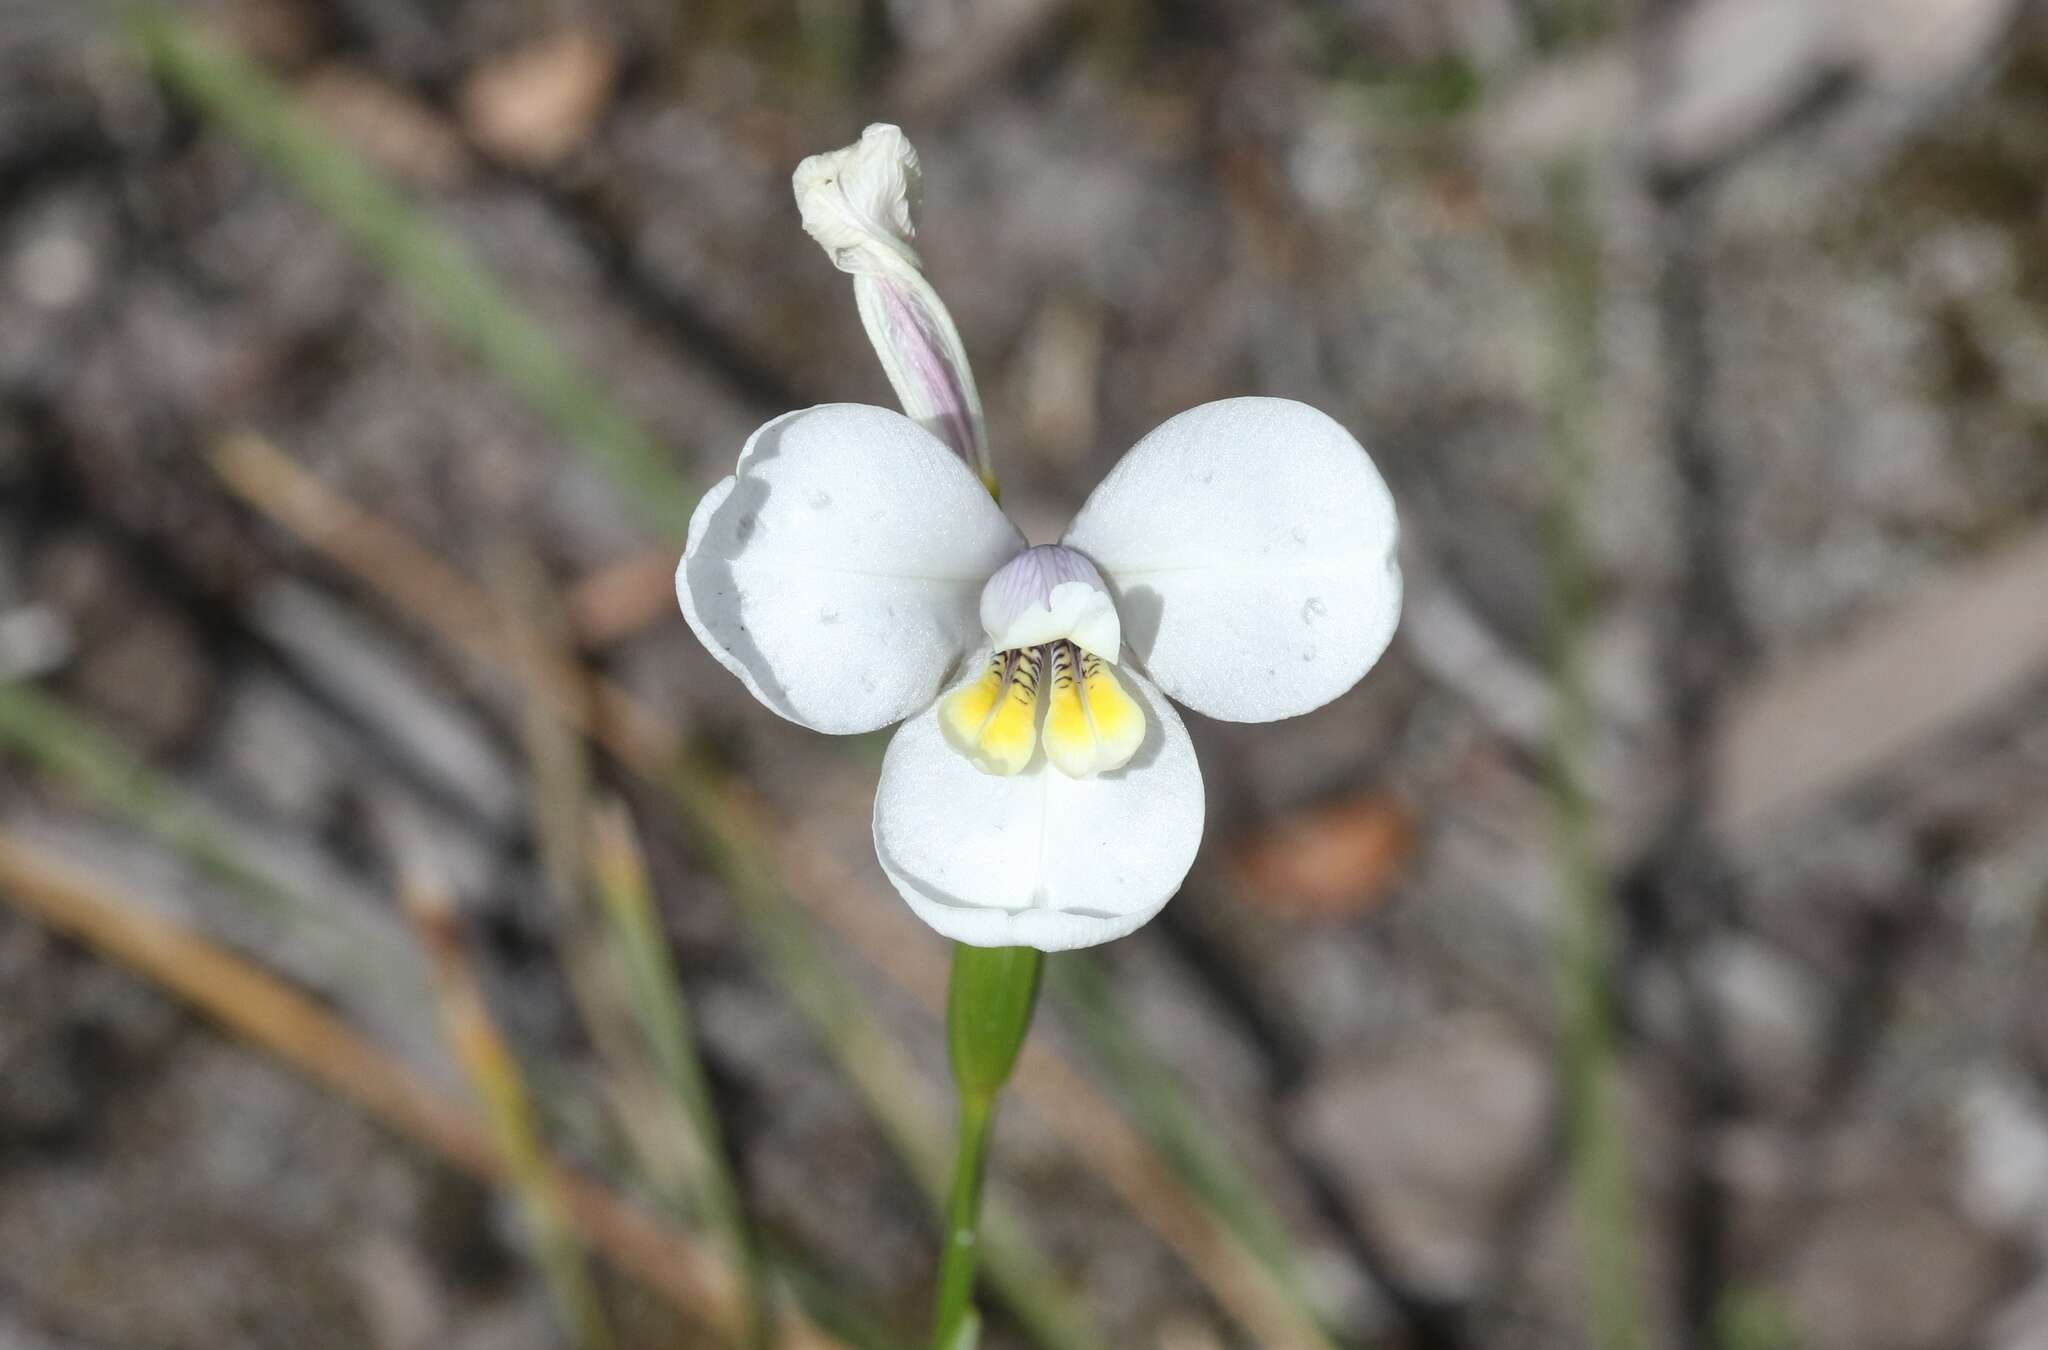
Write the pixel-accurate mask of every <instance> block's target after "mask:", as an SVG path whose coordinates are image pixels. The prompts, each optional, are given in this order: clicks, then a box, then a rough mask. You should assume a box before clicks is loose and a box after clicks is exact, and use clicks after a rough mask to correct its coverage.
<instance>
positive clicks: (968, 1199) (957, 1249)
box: [932, 945, 1045, 1350]
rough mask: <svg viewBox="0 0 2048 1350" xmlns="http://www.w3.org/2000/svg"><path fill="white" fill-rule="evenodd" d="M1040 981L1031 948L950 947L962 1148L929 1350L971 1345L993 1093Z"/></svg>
mask: <svg viewBox="0 0 2048 1350" xmlns="http://www.w3.org/2000/svg"><path fill="white" fill-rule="evenodd" d="M1044 974H1045V953H1043V952H1041V951H1038V950H1037V949H1035V948H1032V947H968V946H958V945H956V946H955V947H954V948H953V976H952V980H951V982H950V984H949V985H948V987H947V989H946V1050H947V1054H948V1057H949V1058H950V1059H951V1060H952V1063H953V1081H954V1083H955V1084H957V1085H958V1087H959V1089H960V1146H959V1150H958V1152H956V1153H955V1154H954V1157H953V1186H952V1191H951V1193H950V1195H949V1196H948V1199H947V1201H946V1238H945V1243H944V1245H943V1247H942V1248H941V1253H940V1257H939V1291H938V1297H937V1299H936V1301H935V1304H934V1311H933V1314H932V1347H933V1350H963V1347H971V1346H972V1345H973V1344H974V1339H975V1335H974V1330H973V1323H974V1266H975V1258H976V1256H977V1255H978V1254H979V1253H980V1250H981V1183H982V1178H983V1177H984V1176H986V1175H987V1173H988V1141H989V1136H990V1134H991V1132H992V1131H993V1129H994V1126H995V1115H996V1094H997V1093H999V1092H1001V1091H1002V1090H1003V1084H1004V1083H1007V1082H1008V1081H1009V1080H1010V1071H1011V1070H1012V1069H1014V1068H1016V1066H1017V1056H1018V1055H1019V1054H1020V1053H1022V1051H1023V1049H1024V1037H1025V1036H1026V1035H1027V1034H1028V1033H1029V1032H1030V1030H1031V1014H1032V1012H1033V1010H1035V1009H1036V1008H1037V1006H1038V986H1039V983H1040V980H1041V979H1042V977H1043V976H1044Z"/></svg>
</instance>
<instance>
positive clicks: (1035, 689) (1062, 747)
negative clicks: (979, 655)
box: [939, 544, 1145, 778]
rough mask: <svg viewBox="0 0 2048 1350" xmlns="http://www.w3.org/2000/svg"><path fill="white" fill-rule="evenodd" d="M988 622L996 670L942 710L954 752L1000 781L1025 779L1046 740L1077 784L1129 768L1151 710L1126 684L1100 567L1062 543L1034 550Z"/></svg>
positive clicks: (990, 599)
mask: <svg viewBox="0 0 2048 1350" xmlns="http://www.w3.org/2000/svg"><path fill="white" fill-rule="evenodd" d="M981 623H982V627H983V628H984V629H986V630H987V632H988V636H989V644H990V646H991V648H992V649H993V650H992V652H991V654H990V656H989V663H988V667H987V668H986V669H985V670H984V671H983V672H982V674H981V678H980V679H978V680H975V681H973V682H972V683H969V684H964V685H962V686H961V687H960V688H958V689H956V690H954V691H953V692H952V693H950V694H948V695H947V696H946V697H945V699H944V700H943V701H942V702H941V703H940V705H939V725H940V728H941V729H942V730H943V731H944V732H945V735H946V739H947V741H948V742H950V743H951V744H952V746H953V748H954V749H956V750H958V751H960V753H962V754H964V755H966V756H967V757H968V758H969V759H971V760H973V761H974V763H975V765H976V766H977V767H979V768H980V769H981V770H982V771H983V772H985V773H993V774H1014V773H1020V772H1022V771H1023V770H1024V769H1025V768H1026V767H1027V766H1028V765H1029V764H1030V763H1031V757H1032V753H1033V752H1034V751H1035V750H1036V749H1037V747H1038V745H1039V742H1040V741H1041V740H1043V742H1044V744H1045V756H1046V758H1047V759H1049V760H1051V761H1052V764H1053V767H1054V768H1056V769H1058V770H1060V771H1061V772H1062V773H1065V774H1067V775H1068V776H1069V777H1073V778H1088V777H1092V776H1093V775H1095V774H1098V773H1107V772H1109V771H1111V770H1113V769H1120V768H1122V767H1123V766H1124V765H1125V764H1127V763H1129V762H1130V758H1131V756H1132V755H1134V754H1136V753H1137V751H1138V746H1139V745H1140V744H1141V743H1142V742H1143V741H1144V739H1145V712H1144V709H1143V708H1141V707H1140V706H1139V705H1138V703H1137V701H1136V700H1135V699H1133V698H1132V697H1131V696H1130V694H1129V693H1128V692H1126V690H1125V689H1124V687H1123V684H1122V682H1121V681H1120V680H1118V679H1117V676H1116V669H1115V667H1116V658H1117V651H1118V648H1119V647H1120V645H1121V643H1122V638H1123V628H1122V624H1121V623H1120V621H1119V620H1118V618H1117V612H1116V604H1115V602H1114V601H1113V600H1111V599H1110V596H1109V590H1108V588H1107V587H1106V586H1104V585H1103V582H1102V574H1101V573H1100V572H1098V571H1096V570H1095V564H1093V563H1091V562H1089V561H1088V559H1087V558H1085V557H1083V556H1082V555H1081V554H1079V553H1076V552H1075V551H1074V550H1073V549H1070V548H1066V547H1064V546H1061V545H1057V544H1049V545H1041V546H1040V547H1038V548H1032V549H1026V550H1025V551H1024V552H1023V553H1020V554H1018V555H1017V556H1016V557H1015V558H1013V559H1011V560H1010V561H1009V562H1008V563H1006V564H1004V566H1003V567H1002V569H1001V570H1000V571H998V572H997V573H996V574H995V575H994V576H993V577H990V578H989V582H988V585H987V586H986V587H984V588H983V589H982V592H981ZM1041 712H1042V713H1043V718H1042V727H1041V716H1040V714H1041Z"/></svg>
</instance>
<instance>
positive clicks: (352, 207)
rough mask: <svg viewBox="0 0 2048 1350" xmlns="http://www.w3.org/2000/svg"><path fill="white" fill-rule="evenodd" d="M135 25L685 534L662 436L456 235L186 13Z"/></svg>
mask: <svg viewBox="0 0 2048 1350" xmlns="http://www.w3.org/2000/svg"><path fill="white" fill-rule="evenodd" d="M126 27H127V30H128V32H129V34H130V35H131V36H132V38H133V39H134V41H135V43H136V45H137V46H138V47H139V48H140V49H141V51H142V53H143V55H144V56H145V57H146V58H147V59H148V61H149V63H150V66H151V68H152V69H153V70H154V71H155V72H156V74H157V76H158V78H160V79H161V80H162V81H163V82H164V83H165V84H166V85H167V86H168V87H170V88H171V89H173V90H175V91H176V92H177V93H178V94H180V95H181V96H183V97H184V98H186V99H189V100H190V101H191V102H192V103H193V104H194V105H195V106H197V107H198V108H200V109H201V110H203V111H204V112H205V113H206V114H207V115H208V116H209V117H211V118H213V119H214V120H215V121H217V122H218V123H219V124H220V125H221V126H223V127H225V128H226V129H227V130H228V131H230V132H231V133H233V135H234V136H235V138H236V139H237V140H239V141H240V142H241V143H242V144H243V146H244V147H246V148H247V149H248V150H249V151H250V153H252V154H254V155H256V156H257V157H258V158H260V159H262V160H263V161H265V162H266V163H268V164H269V165H270V166H271V167H272V168H274V169H276V170H277V171H278V172H279V173H280V174H282V175H283V176H284V177H285V178H286V179H287V180H289V181H290V182H291V183H292V185H293V186H295V187H296V188H297V189H298V190H299V192H300V193H302V194H303V195H304V196H305V198H306V199H307V200H308V201H310V202H311V203H312V204H313V205H314V206H316V207H317V208H319V210H320V211H321V212H322V213H323V214H325V215H326V216H327V217H328V218H329V219H330V220H332V221H333V222H334V223H335V224H336V225H338V226H339V227H340V228H341V229H342V230H344V231H345V232H346V233H347V234H348V236H349V237H350V238H351V239H353V240H354V241H355V243H356V245H357V246H358V247H359V248H361V249H362V250H363V251H364V252H365V253H366V254H368V255H369V256H370V258H371V259H373V260H374V261H375V262H376V263H377V265H378V266H379V267H381V268H382V269H383V270H384V271H385V272H386V273H387V274H388V275H389V276H390V277H391V278H392V279H393V280H394V281H396V282H397V283H398V284H399V285H400V286H402V287H404V288H405V290H406V292H407V293H408V294H410V295H411V296H412V298H413V299H414V300H415V301H416V302H418V303H419V304H420V306H421V307H422V308H424V309H425V310H426V311H427V312H428V313H430V314H432V315H433V316H434V317H435V318H437V319H439V320H440V321H441V322H442V323H444V324H445V325H447V327H448V328H449V329H450V330H451V331H452V332H454V333H455V334H456V335H457V336H459V337H460V338H461V339H462V340H463V341H464V342H465V343H467V344H468V345H469V347H470V348H471V349H472V350H473V351H474V352H475V353H476V355H477V356H478V357H479V358H480V359H481V360H482V361H483V363H484V364H485V365H486V366H488V367H490V369H491V370H492V371H494V372H495V373H496V374H497V375H498V376H499V378H501V379H502V380H504V381H505V382H506V383H507V384H508V385H510V386H511V387H512V388H513V389H514V390H516V391H517V392H518V393H519V394H520V395H521V396H523V397H524V398H525V399H526V400H527V401H528V402H529V403H531V404H532V405H533V406H534V408H535V409H537V410H538V411H539V412H541V413H542V414H543V415H544V416H545V417H546V418H547V419H548V420H549V422H550V423H552V424H553V426H554V427H555V429H556V430H557V431H558V432H560V433H561V434H562V435H563V436H565V437H566V438H568V439H569V440H570V441H571V442H572V443H574V444H575V446H576V447H577V448H578V449H579V450H581V451H582V452H583V453H584V454H585V455H587V456H588V457H589V458H590V459H591V460H592V461H593V462H594V463H595V464H596V465H597V467H598V468H599V469H601V470H602V471H603V472H604V473H605V474H606V475H607V476H608V477H610V478H611V480H612V481H613V483H614V485H615V486H616V487H617V488H618V490H619V492H620V493H621V494H622V495H623V496H624V498H625V500H627V501H628V502H631V503H632V504H633V505H634V506H636V507H637V508H639V509H640V510H641V511H643V512H644V513H645V514H646V516H647V517H648V519H649V520H650V521H651V523H653V524H655V525H657V526H659V527H660V528H662V529H663V530H665V531H667V532H668V533H670V534H672V535H674V536H675V537H677V538H681V537H682V535H683V533H684V531H685V530H686V529H687V528H688V526H689V521H690V510H691V507H692V506H693V505H694V504H695V494H694V493H693V492H692V491H690V490H689V488H688V487H687V486H686V485H685V484H684V482H683V480H682V478H681V477H680V476H679V475H678V474H677V473H676V472H675V470H674V469H673V468H672V467H671V465H670V464H669V463H668V461H667V460H666V459H665V457H664V455H663V453H662V451H661V449H660V447H659V446H657V445H656V444H655V442H654V439H653V437H652V436H650V435H649V434H648V432H647V430H646V429H645V428H644V427H643V426H641V425H640V423H639V422H638V421H637V420H635V419H634V418H633V417H632V416H631V415H629V414H628V413H626V412H625V411H624V410H623V409H621V408H620V407H619V406H618V404H617V403H616V402H614V401H613V400H612V398H611V397H610V396H609V395H608V394H606V393H605V391H604V389H603V388H602V386H600V385H599V384H598V383H597V382H596V381H595V380H594V379H592V378H591V376H590V375H589V373H588V372H586V371H585V370H583V369H582V368H581V367H580V366H578V364H577V363H576V362H575V360H574V359H573V358H571V357H570V356H569V355H568V354H567V353H566V352H565V351H564V350H563V349H562V348H561V346H560V345H559V344H558V343H556V342H555V340H554V339H553V337H552V336H550V335H549V333H548V330H547V328H546V327H545V326H544V325H543V324H542V323H541V322H540V320H539V319H537V318H536V317H535V316H534V315H533V314H532V313H531V312H530V311H529V310H528V309H527V308H526V307H525V306H523V305H521V304H520V303H519V302H518V301H517V300H516V299H514V298H513V297H512V296H511V295H510V294H509V293H508V292H507V291H506V289H505V288H504V287H503V286H502V285H501V284H500V283H499V282H498V280H497V278H495V277H494V276H492V274H491V272H490V271H489V269H488V268H486V267H485V266H484V265H483V263H482V262H481V261H479V260H478V258H477V257H476V255H475V254H474V253H472V252H471V251H470V250H469V249H468V248H467V247H466V246H465V245H464V244H463V243H462V242H461V241H460V240H459V239H457V238H456V237H455V236H454V235H453V234H451V233H450V232H449V231H447V230H446V229H444V228H442V227H441V226H440V225H438V224H436V223H435V222H434V221H433V220H432V219H431V218H430V217H428V216H427V215H426V214H425V213H424V212H422V211H420V210H418V209H417V208H415V207H414V206H413V205H412V204H410V203H409V202H407V201H406V199H405V198H404V197H403V196H401V195H400V194H399V193H398V191H397V190H396V189H395V188H393V187H392V186H391V185H390V184H389V183H387V182H385V181H384V180H383V179H382V178H381V177H379V176H378V175H377V174H376V173H375V172H373V171H372V170H371V169H370V168H369V167H368V166H367V165H365V164H364V163H363V162H362V161H361V160H360V159H359V158H357V157H356V156H355V155H354V154H352V153H351V152H350V151H349V149H348V148H347V147H346V146H344V145H342V144H341V143H340V142H338V141H337V140H335V139H334V137H332V136H330V135H329V134H328V133H327V132H326V131H325V130H323V129H322V128H321V127H320V126H319V125H318V124H316V123H315V122H314V121H313V120H312V119H311V118H309V117H308V116H307V115H306V114H305V113H304V112H303V111H302V110H301V109H300V108H299V106H298V105H297V103H296V102H295V101H294V100H293V98H292V96H291V94H290V92H289V91H288V90H287V89H286V88H285V87H284V86H283V85H282V84H280V83H279V82H278V81H277V80H275V79H273V78H272V77H271V76H269V75H267V74H265V73H264V72H263V71H262V70H261V69H259V68H258V67H257V66H256V65H255V64H254V63H252V62H250V61H249V60H247V59H246V58H244V57H242V56H240V55H238V54H236V53H234V52H231V51H228V50H227V49H225V48H223V47H221V46H219V45H218V44H216V43H214V42H212V41H210V40H209V39H208V38H207V37H205V36H204V35H203V34H202V33H201V32H200V31H199V30H198V29H197V28H196V27H195V26H194V25H193V24H192V23H191V22H190V21H188V20H186V19H183V18H180V17H178V16H176V15H174V14H172V13H171V12H169V11H168V10H166V9H164V8H162V7H159V6H156V5H143V6H138V7H135V8H132V9H130V10H128V11H127V12H126Z"/></svg>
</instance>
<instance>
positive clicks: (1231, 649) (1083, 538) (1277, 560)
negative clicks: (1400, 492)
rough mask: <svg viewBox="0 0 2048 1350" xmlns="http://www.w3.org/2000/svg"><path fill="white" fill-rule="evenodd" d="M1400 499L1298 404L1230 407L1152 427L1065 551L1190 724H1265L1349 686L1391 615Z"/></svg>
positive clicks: (1329, 426) (1084, 511)
mask: <svg viewBox="0 0 2048 1350" xmlns="http://www.w3.org/2000/svg"><path fill="white" fill-rule="evenodd" d="M1396 531H1397V527H1396V524H1395V521H1394V501H1393V498H1392V496H1391V495H1390V494H1389V493H1388V492H1387V485H1386V483H1385V482H1384V481H1383V480H1382V479H1381V478H1380V475H1379V470H1377V469H1375V468H1374V467H1373V463H1372V460H1371V459H1370V458H1369V457H1368V456H1367V455H1366V453H1365V449H1364V447H1363V446H1361V445H1359V443H1358V442H1357V441H1355V440H1353V439H1352V437H1351V434H1350V433H1349V432H1347V431H1346V430H1344V428H1343V427H1341V426H1339V425H1337V423H1335V422H1334V421H1332V420H1330V418H1328V417H1326V416H1324V415H1323V414H1322V413H1320V412H1318V411H1316V410H1315V409H1314V408H1311V407H1309V406H1308V405H1307V404H1305V403H1295V402H1293V401H1291V400H1288V399H1278V398H1233V399H1226V400H1224V401H1222V402H1220V403H1205V404H1203V405H1202V406H1201V407H1199V408H1193V409H1190V410H1189V411H1187V412H1184V413H1182V414H1180V415H1179V416H1178V417H1174V418H1171V419H1169V420H1168V421H1166V422H1165V423H1164V424H1162V425H1161V426H1160V427H1159V428H1158V429H1157V430H1155V431H1153V432H1152V434H1151V435H1149V436H1147V437H1145V439H1144V440H1142V441H1139V442H1138V444H1137V445H1136V446H1135V447H1133V448H1132V450H1131V452H1130V453H1129V454H1127V455H1125V456H1124V457H1123V459H1122V460H1121V461H1120V462H1119V463H1118V464H1117V466H1116V467H1115V468H1114V469H1112V470H1110V472H1109V476H1108V477H1107V478H1105V479H1103V480H1102V484H1101V486H1099V487H1097V488H1096V489H1095V492H1094V493H1093V495H1091V496H1090V497H1089V498H1088V501H1087V503H1086V504H1085V505H1083V506H1082V508H1081V513H1080V514H1079V515H1078V516H1076V517H1075V518H1074V523H1073V525H1072V526H1071V527H1069V528H1068V530H1067V535H1066V540H1065V542H1066V543H1068V544H1071V545H1072V546H1073V547H1075V548H1077V549H1079V550H1081V552H1083V553H1085V554H1087V555H1088V556H1089V557H1091V558H1093V559H1094V560H1095V564H1096V566H1098V567H1100V568H1101V569H1102V572H1103V575H1104V576H1105V577H1106V578H1107V579H1108V581H1109V584H1110V589H1111V590H1112V591H1113V592H1115V594H1116V601H1117V611H1118V613H1119V614H1120V615H1121V616H1122V618H1123V635H1124V642H1125V643H1126V644H1127V645H1129V647H1130V648H1131V650H1132V651H1133V652H1134V653H1135V654H1136V655H1137V657H1138V659H1139V661H1141V662H1142V663H1143V664H1144V666H1145V669H1146V671H1147V673H1149V674H1150V675H1151V676H1152V678H1153V679H1154V680H1157V681H1158V682H1159V687H1160V688H1161V689H1164V690H1165V691H1166V692H1167V693H1168V694H1169V695H1171V696H1172V697H1173V698H1175V699H1178V700H1179V701H1180V702H1182V703H1185V704H1186V705H1187V706H1188V707H1190V708H1193V709H1194V710H1195V711H1196V712H1199V713H1206V714H1207V715H1209V716H1211V717H1219V718H1223V719H1225V720H1227V721H1232V722H1270V721H1273V720H1275V719H1277V718H1281V717H1293V716H1296V715H1297V714H1300V713H1305V712H1308V711H1309V710H1310V709H1312V708H1319V707H1321V706H1322V705H1323V704H1325V703H1328V702H1329V701H1330V700H1331V699H1333V698H1335V697H1337V696H1338V695H1339V694H1341V693H1343V692H1344V691H1345V690H1347V689H1349V688H1350V687H1351V686H1352V685H1354V684H1356V683H1358V681H1359V679H1360V678H1361V677H1363V676H1364V674H1365V672H1366V671H1367V670H1369V669H1371V668H1372V664H1373V662H1375V661H1377V660H1378V659H1379V657H1380V653H1381V652H1383V651H1385V650H1386V646H1387V642H1388V641H1389V639H1391V638H1392V637H1393V634H1394V623H1395V621H1396V620H1397V619H1398V618H1399V617H1400V614H1401V569H1400V564H1399V562H1398V561H1397V559H1396V557H1395V544H1396V542H1397V536H1396Z"/></svg>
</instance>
